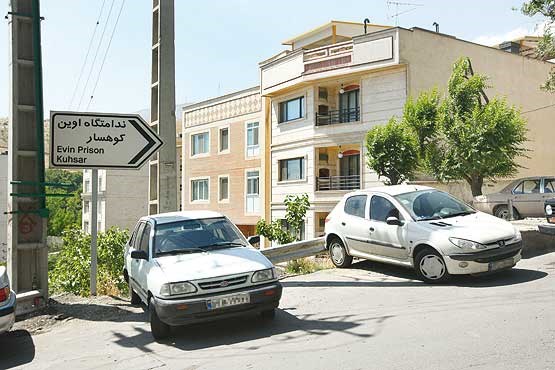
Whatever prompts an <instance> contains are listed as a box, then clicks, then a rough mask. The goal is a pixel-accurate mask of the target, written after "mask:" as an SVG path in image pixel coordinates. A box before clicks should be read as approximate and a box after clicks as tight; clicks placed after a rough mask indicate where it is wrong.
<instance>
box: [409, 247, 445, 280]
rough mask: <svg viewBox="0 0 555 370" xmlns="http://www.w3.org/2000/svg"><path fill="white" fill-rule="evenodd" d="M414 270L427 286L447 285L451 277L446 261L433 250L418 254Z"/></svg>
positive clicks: (428, 249) (424, 250)
mask: <svg viewBox="0 0 555 370" xmlns="http://www.w3.org/2000/svg"><path fill="white" fill-rule="evenodd" d="M414 269H415V271H416V275H418V277H419V278H420V279H421V280H423V281H424V282H425V283H427V284H441V283H445V282H446V281H447V280H449V277H450V275H449V271H447V265H446V264H445V260H444V259H443V257H442V256H441V254H439V253H438V252H437V251H436V250H434V249H432V248H426V249H423V250H421V251H419V252H418V253H417V254H416V257H415V258H414Z"/></svg>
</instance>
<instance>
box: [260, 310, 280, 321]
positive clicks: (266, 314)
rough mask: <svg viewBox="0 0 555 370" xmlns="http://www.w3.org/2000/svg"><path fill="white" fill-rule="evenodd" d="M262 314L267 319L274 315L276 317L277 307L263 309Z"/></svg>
mask: <svg viewBox="0 0 555 370" xmlns="http://www.w3.org/2000/svg"><path fill="white" fill-rule="evenodd" d="M260 316H262V318H263V319H265V320H272V319H273V318H274V317H276V309H275V308H272V309H271V310H266V311H262V312H261V313H260Z"/></svg>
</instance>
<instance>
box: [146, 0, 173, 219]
mask: <svg viewBox="0 0 555 370" xmlns="http://www.w3.org/2000/svg"><path fill="white" fill-rule="evenodd" d="M174 24H175V21H174V0H153V8H152V85H151V100H150V101H151V104H150V125H151V127H152V129H153V130H154V131H155V132H157V133H158V136H159V137H160V138H161V139H162V141H163V143H164V145H163V146H162V148H161V149H160V151H159V152H158V154H157V155H154V156H153V157H152V159H151V160H150V162H149V166H150V174H149V179H150V186H149V198H148V199H149V214H156V213H163V212H172V211H177V209H178V204H179V203H178V201H177V169H178V167H177V153H176V127H175V42H174V39H175V26H174Z"/></svg>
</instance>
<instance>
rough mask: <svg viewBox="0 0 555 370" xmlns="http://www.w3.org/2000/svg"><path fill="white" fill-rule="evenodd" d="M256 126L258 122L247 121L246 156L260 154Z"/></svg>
mask: <svg viewBox="0 0 555 370" xmlns="http://www.w3.org/2000/svg"><path fill="white" fill-rule="evenodd" d="M258 127H259V124H258V122H251V123H247V157H255V156H257V155H259V154H260V146H259V145H258Z"/></svg>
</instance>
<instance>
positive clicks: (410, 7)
mask: <svg viewBox="0 0 555 370" xmlns="http://www.w3.org/2000/svg"><path fill="white" fill-rule="evenodd" d="M386 3H387V9H388V13H389V6H390V5H395V14H393V15H390V16H388V18H389V19H391V18H395V26H398V25H399V16H400V15H401V14H406V13H409V12H412V11H413V10H416V9H417V8H418V7H419V6H424V4H418V3H403V2H399V1H387V2H386ZM400 6H401V7H407V8H408V9H405V10H401V11H399V7H400Z"/></svg>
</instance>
